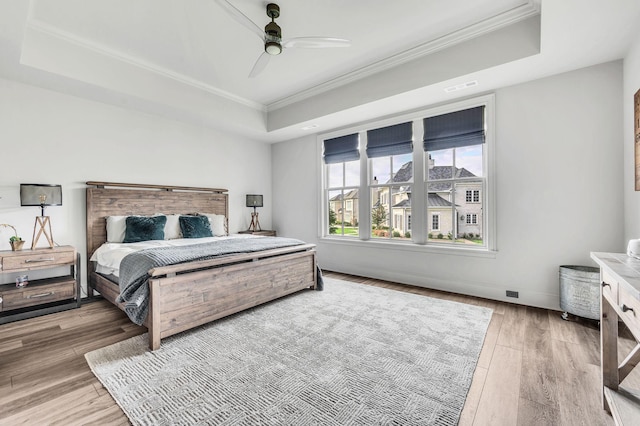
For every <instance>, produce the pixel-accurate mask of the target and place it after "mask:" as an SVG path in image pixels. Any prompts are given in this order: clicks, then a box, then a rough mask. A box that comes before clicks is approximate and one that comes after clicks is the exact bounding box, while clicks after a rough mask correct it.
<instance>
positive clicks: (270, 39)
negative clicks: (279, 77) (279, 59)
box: [264, 3, 282, 55]
mask: <svg viewBox="0 0 640 426" xmlns="http://www.w3.org/2000/svg"><path fill="white" fill-rule="evenodd" d="M267 16H268V17H270V18H271V22H269V23H268V24H267V25H266V26H265V27H264V34H265V40H264V50H265V52H267V53H268V54H270V55H279V54H280V53H282V45H281V44H280V42H281V41H282V29H281V28H280V26H279V25H278V24H276V23H275V22H274V19H276V18H277V17H279V16H280V6H278V5H277V4H275V3H269V4H268V5H267Z"/></svg>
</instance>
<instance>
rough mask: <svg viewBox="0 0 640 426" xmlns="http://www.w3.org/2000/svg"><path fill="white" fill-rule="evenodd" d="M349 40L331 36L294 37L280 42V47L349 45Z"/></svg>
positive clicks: (317, 47) (307, 47)
mask: <svg viewBox="0 0 640 426" xmlns="http://www.w3.org/2000/svg"><path fill="white" fill-rule="evenodd" d="M349 46H351V41H349V40H346V39H344V38H333V37H294V38H291V39H289V40H286V41H284V42H283V43H282V47H283V48H285V49H288V48H290V47H302V48H305V49H320V48H324V47H349Z"/></svg>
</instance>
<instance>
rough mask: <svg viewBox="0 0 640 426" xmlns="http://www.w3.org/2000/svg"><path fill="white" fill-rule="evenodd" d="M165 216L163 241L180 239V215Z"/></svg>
mask: <svg viewBox="0 0 640 426" xmlns="http://www.w3.org/2000/svg"><path fill="white" fill-rule="evenodd" d="M165 216H166V217H167V223H166V224H165V225H164V239H165V240H175V239H176V238H182V231H181V230H180V215H179V214H166V215H165Z"/></svg>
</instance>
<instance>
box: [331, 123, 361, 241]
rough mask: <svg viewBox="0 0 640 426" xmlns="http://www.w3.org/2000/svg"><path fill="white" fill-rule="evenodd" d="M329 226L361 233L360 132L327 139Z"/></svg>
mask: <svg viewBox="0 0 640 426" xmlns="http://www.w3.org/2000/svg"><path fill="white" fill-rule="evenodd" d="M324 161H325V163H326V179H327V181H326V184H325V186H326V199H327V200H328V210H327V218H328V221H327V228H326V231H325V232H327V233H328V234H329V235H350V236H357V235H358V227H357V225H358V208H357V206H358V187H359V184H360V153H359V150H358V135H357V134H354V135H347V136H343V137H340V138H334V139H328V140H326V141H324Z"/></svg>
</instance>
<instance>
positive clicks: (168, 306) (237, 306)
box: [87, 182, 317, 350]
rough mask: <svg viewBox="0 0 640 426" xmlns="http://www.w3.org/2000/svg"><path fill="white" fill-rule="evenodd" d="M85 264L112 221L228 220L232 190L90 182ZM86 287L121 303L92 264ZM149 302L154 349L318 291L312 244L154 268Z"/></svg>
mask: <svg viewBox="0 0 640 426" xmlns="http://www.w3.org/2000/svg"><path fill="white" fill-rule="evenodd" d="M87 185H88V186H89V187H88V188H87V259H90V258H91V256H92V255H93V253H94V251H95V250H96V249H97V248H98V247H100V246H101V245H102V244H103V243H105V242H106V240H107V235H106V217H107V216H119V215H132V214H136V215H154V214H157V213H164V214H188V213H214V214H224V215H225V217H227V218H228V216H229V207H228V194H227V190H226V189H217V188H193V187H179V186H161V185H138V184H127V183H110V182H87ZM87 263H88V265H87V266H88V268H87V277H88V289H89V293H90V295H92V294H93V293H94V291H97V292H99V293H100V295H102V296H103V297H104V298H105V299H107V300H109V301H110V302H111V303H113V304H115V305H117V306H118V307H120V308H121V309H123V306H122V304H118V303H116V301H115V299H116V297H117V296H118V294H119V287H118V285H117V284H116V283H114V282H112V281H110V280H109V279H107V278H105V277H104V276H102V275H100V274H98V273H96V272H95V267H94V265H93V262H90V261H89V260H87ZM149 275H150V276H151V279H150V280H149V289H150V302H149V303H150V305H149V314H148V316H147V320H146V321H145V323H144V325H145V326H147V328H148V330H149V348H151V350H156V349H158V348H159V347H160V340H161V339H163V338H165V337H168V336H171V335H174V334H176V333H180V332H182V331H185V330H189V329H191V328H194V327H197V326H199V325H202V324H205V323H208V322H210V321H213V320H216V319H219V318H222V317H225V316H227V315H231V314H234V313H237V312H240V311H243V310H245V309H248V308H251V307H254V306H256V305H259V304H262V303H265V302H269V301H271V300H274V299H277V298H279V297H282V296H285V295H287V294H291V293H294V292H296V291H299V290H302V289H305V288H312V289H315V287H316V279H317V269H316V252H315V246H314V245H313V244H304V245H299V246H293V247H285V248H279V249H272V250H265V251H261V252H256V253H246V254H237V255H231V256H224V257H221V258H215V259H211V260H205V261H197V262H189V263H185V264H179V265H171V266H165V267H160V268H154V269H152V270H150V271H149Z"/></svg>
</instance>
